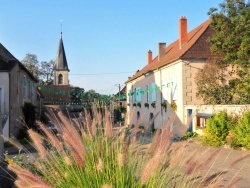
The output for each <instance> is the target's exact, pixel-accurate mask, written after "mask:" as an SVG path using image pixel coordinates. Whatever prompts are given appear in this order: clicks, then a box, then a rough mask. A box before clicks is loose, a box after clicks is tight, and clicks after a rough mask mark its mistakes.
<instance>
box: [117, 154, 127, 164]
mask: <svg viewBox="0 0 250 188" xmlns="http://www.w3.org/2000/svg"><path fill="white" fill-rule="evenodd" d="M117 160H118V166H119V167H123V166H124V165H125V156H124V153H118V158H117Z"/></svg>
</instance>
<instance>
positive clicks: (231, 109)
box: [184, 105, 250, 134]
mask: <svg viewBox="0 0 250 188" xmlns="http://www.w3.org/2000/svg"><path fill="white" fill-rule="evenodd" d="M188 109H192V110H193V131H194V132H197V133H199V134H202V131H201V130H200V129H197V124H196V115H197V114H207V115H212V114H215V113H218V112H220V111H222V110H226V111H227V113H229V114H238V115H241V114H242V113H243V112H245V111H246V110H250V105H184V112H185V120H186V121H187V119H188V114H187V110H188Z"/></svg>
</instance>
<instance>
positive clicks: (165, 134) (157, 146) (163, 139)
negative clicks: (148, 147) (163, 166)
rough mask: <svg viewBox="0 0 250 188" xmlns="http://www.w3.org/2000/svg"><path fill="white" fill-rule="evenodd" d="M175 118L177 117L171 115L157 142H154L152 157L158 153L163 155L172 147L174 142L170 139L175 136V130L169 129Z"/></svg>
mask: <svg viewBox="0 0 250 188" xmlns="http://www.w3.org/2000/svg"><path fill="white" fill-rule="evenodd" d="M175 117H176V114H172V115H171V117H170V119H169V120H168V121H167V123H166V124H165V126H164V127H163V129H162V132H161V134H160V136H159V138H157V140H153V142H154V146H153V147H154V148H153V150H152V155H155V154H156V153H158V152H160V153H161V154H163V153H164V152H165V151H166V150H167V148H169V147H170V146H171V144H172V142H171V141H170V137H171V135H172V134H173V131H174V129H172V130H169V127H170V125H171V123H172V122H173V121H174V119H175Z"/></svg>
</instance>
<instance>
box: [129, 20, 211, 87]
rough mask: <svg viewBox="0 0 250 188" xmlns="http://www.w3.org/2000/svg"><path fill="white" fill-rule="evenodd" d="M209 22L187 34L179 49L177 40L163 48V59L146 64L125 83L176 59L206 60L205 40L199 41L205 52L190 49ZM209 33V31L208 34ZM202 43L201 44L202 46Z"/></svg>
mask: <svg viewBox="0 0 250 188" xmlns="http://www.w3.org/2000/svg"><path fill="white" fill-rule="evenodd" d="M210 22H211V19H208V20H207V21H205V22H204V23H202V24H201V25H199V26H198V27H196V28H195V29H193V30H192V31H190V32H189V33H188V41H187V43H186V44H184V45H182V47H181V48H180V46H179V39H178V40H176V41H174V42H173V43H171V44H170V45H168V46H167V47H166V48H165V51H166V54H165V55H164V57H163V58H162V59H161V60H160V61H158V56H156V57H155V58H154V59H153V61H152V63H150V64H147V65H146V66H145V67H144V68H142V69H141V70H140V71H138V72H136V74H135V75H134V76H132V77H131V78H130V79H129V80H127V81H126V82H129V81H132V80H134V79H136V78H138V77H139V76H141V75H143V74H146V73H147V72H149V71H153V70H156V69H157V68H160V67H163V66H165V65H167V64H170V63H172V62H174V61H175V60H178V59H184V58H187V59H188V58H190V59H191V58H194V59H196V58H207V56H208V55H210V54H209V53H210V50H209V44H208V42H207V41H206V39H202V40H201V41H200V43H199V44H200V45H201V46H205V51H204V50H202V48H200V51H199V52H198V51H195V50H192V47H193V46H194V44H196V43H197V42H198V41H199V39H200V38H201V36H202V35H203V34H204V33H205V32H206V31H207V29H208V28H209V24H210ZM210 32H211V29H209V33H210ZM202 43H203V44H202Z"/></svg>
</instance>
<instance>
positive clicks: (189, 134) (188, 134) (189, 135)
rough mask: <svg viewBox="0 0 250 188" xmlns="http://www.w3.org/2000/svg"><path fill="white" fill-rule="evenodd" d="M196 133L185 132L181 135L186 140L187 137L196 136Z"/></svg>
mask: <svg viewBox="0 0 250 188" xmlns="http://www.w3.org/2000/svg"><path fill="white" fill-rule="evenodd" d="M197 136H198V134H197V133H196V132H186V134H185V135H184V136H183V139H184V140H187V139H189V138H194V137H197Z"/></svg>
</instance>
